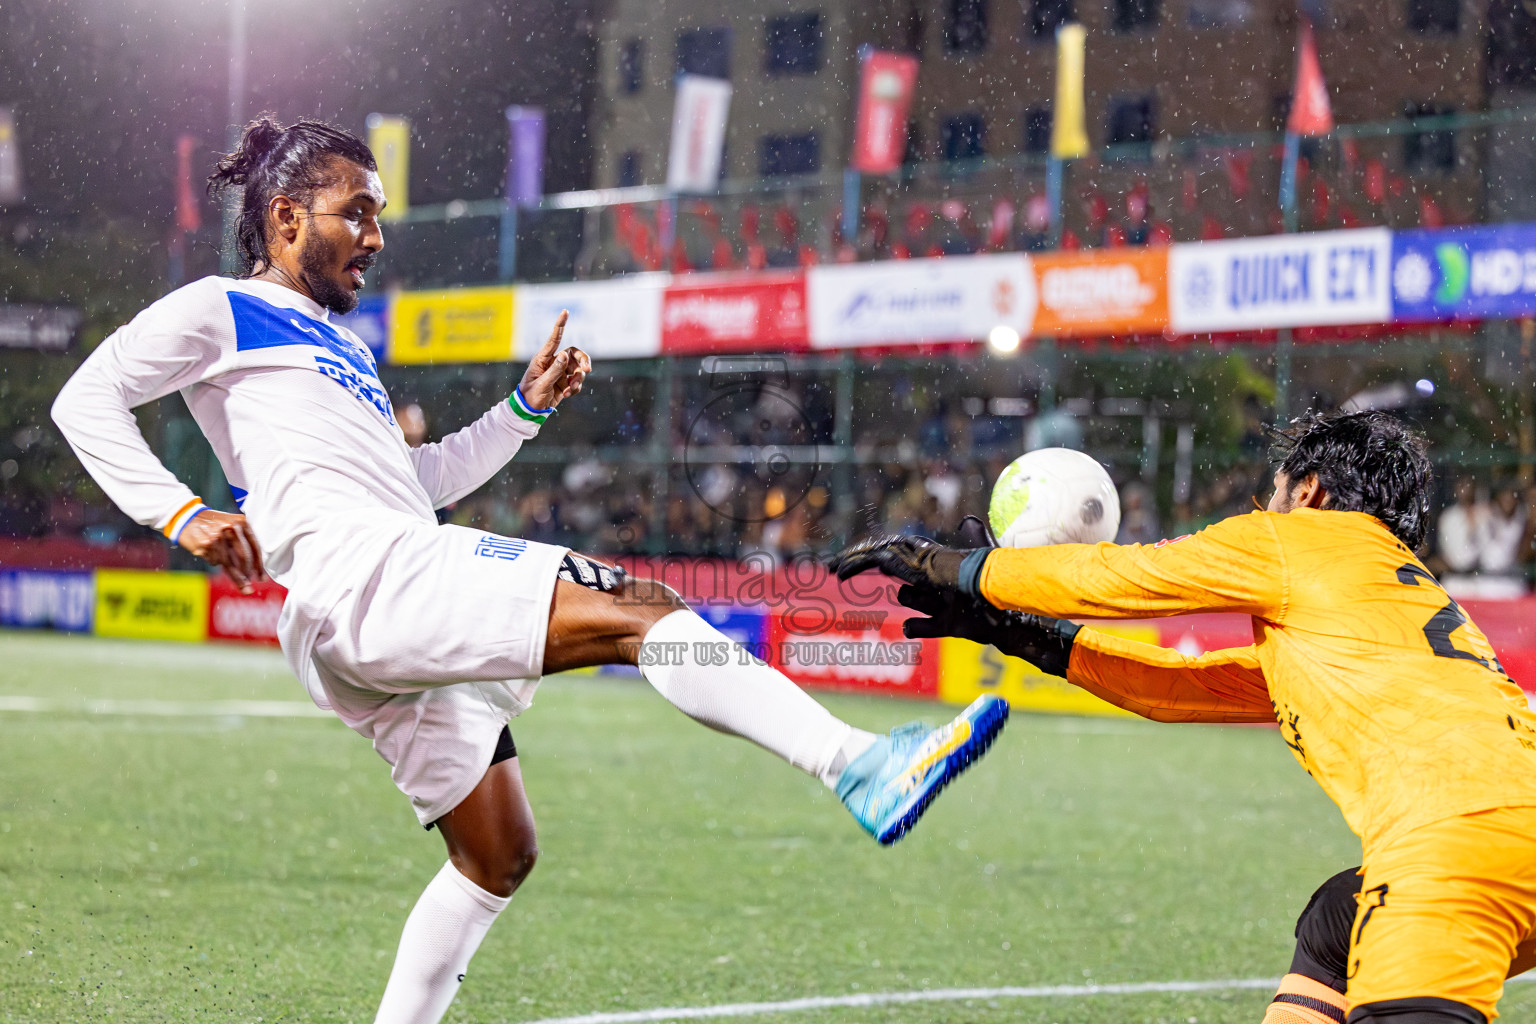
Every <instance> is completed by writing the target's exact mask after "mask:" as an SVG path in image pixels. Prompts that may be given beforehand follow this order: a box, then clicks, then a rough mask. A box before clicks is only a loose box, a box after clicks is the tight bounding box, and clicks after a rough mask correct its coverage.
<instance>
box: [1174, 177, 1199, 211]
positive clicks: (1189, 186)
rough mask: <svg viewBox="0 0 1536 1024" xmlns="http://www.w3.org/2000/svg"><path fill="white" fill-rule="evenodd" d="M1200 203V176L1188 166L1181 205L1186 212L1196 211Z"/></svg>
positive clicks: (1180, 198) (1180, 199)
mask: <svg viewBox="0 0 1536 1024" xmlns="http://www.w3.org/2000/svg"><path fill="white" fill-rule="evenodd" d="M1199 205H1200V176H1199V174H1197V173H1196V172H1195V171H1194V169H1192V168H1186V169H1185V171H1184V190H1183V193H1182V194H1181V195H1180V197H1179V206H1180V207H1181V208H1182V209H1183V210H1184V212H1185V213H1194V212H1195V208H1196V207H1197V206H1199Z"/></svg>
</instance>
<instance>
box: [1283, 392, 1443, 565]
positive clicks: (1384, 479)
mask: <svg viewBox="0 0 1536 1024" xmlns="http://www.w3.org/2000/svg"><path fill="white" fill-rule="evenodd" d="M1271 440H1272V443H1273V444H1272V448H1271V454H1270V461H1271V462H1272V463H1273V464H1274V467H1275V469H1276V470H1277V471H1278V472H1281V473H1284V474H1285V475H1286V478H1287V479H1288V480H1289V481H1290V483H1291V485H1292V486H1294V485H1296V484H1298V483H1300V482H1301V481H1302V480H1304V479H1306V477H1308V476H1310V475H1312V474H1314V473H1315V474H1316V475H1317V482H1318V483H1319V484H1320V485H1322V488H1323V490H1325V491H1327V492H1328V503H1327V505H1325V506H1324V507H1325V508H1328V509H1332V510H1336V511H1341V512H1364V513H1366V514H1368V515H1372V516H1375V517H1376V518H1377V519H1379V520H1381V521H1382V523H1384V524H1385V525H1386V527H1387V529H1388V530H1391V531H1392V535H1393V536H1395V537H1396V538H1397V539H1398V540H1400V541H1402V542H1403V543H1404V544H1405V545H1407V547H1408V549H1409V550H1410V551H1418V550H1419V548H1420V547H1421V546H1422V545H1423V544H1424V537H1425V535H1426V534H1427V533H1428V531H1429V495H1430V481H1431V478H1432V476H1433V470H1432V468H1431V466H1430V462H1429V456H1428V454H1426V452H1427V450H1428V445H1427V443H1426V442H1425V440H1424V435H1423V434H1421V433H1419V432H1418V431H1417V430H1414V429H1413V428H1412V427H1410V426H1409V425H1408V424H1406V423H1404V422H1403V421H1402V420H1400V419H1398V418H1397V417H1396V416H1393V415H1391V414H1389V413H1385V412H1381V411H1378V410H1372V411H1369V412H1349V413H1331V414H1325V413H1316V412H1313V413H1308V414H1306V415H1305V416H1302V417H1301V418H1299V419H1297V420H1295V421H1294V422H1293V423H1292V424H1291V426H1290V427H1289V428H1288V429H1286V430H1279V431H1274V432H1273V433H1272V434H1271Z"/></svg>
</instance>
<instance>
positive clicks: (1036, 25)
mask: <svg viewBox="0 0 1536 1024" xmlns="http://www.w3.org/2000/svg"><path fill="white" fill-rule="evenodd" d="M1076 20H1077V3H1076V0H1030V3H1029V11H1028V13H1027V14H1025V15H1024V38H1025V39H1026V40H1038V41H1041V42H1044V41H1045V40H1048V39H1055V38H1056V26H1058V25H1060V24H1061V23H1062V22H1066V21H1076Z"/></svg>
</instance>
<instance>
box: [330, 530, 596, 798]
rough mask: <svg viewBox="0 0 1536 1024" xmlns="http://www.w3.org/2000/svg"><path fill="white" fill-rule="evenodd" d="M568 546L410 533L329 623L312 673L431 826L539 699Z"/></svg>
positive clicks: (471, 534) (473, 534)
mask: <svg viewBox="0 0 1536 1024" xmlns="http://www.w3.org/2000/svg"><path fill="white" fill-rule="evenodd" d="M566 551H567V549H566V548H561V547H553V546H551V545H548V544H536V543H533V542H531V541H524V540H518V539H516V538H511V537H502V536H499V535H497V534H494V533H485V532H484V531H481V530H469V529H465V528H464V527H461V526H437V525H435V524H431V523H421V524H420V525H419V526H412V527H411V528H410V529H408V530H406V531H405V532H404V533H403V534H402V535H401V536H400V537H399V538H398V539H397V540H396V541H395V542H394V543H393V544H392V545H391V546H390V549H389V551H388V553H387V554H386V555H384V557H383V559H382V560H381V561H380V562H379V563H378V566H377V568H376V569H375V570H374V572H373V573H372V575H371V576H370V577H369V578H368V579H367V580H366V582H364V583H363V584H362V585H360V586H358V587H356V588H354V589H352V590H351V591H349V592H348V593H347V594H346V595H345V596H344V597H343V598H342V599H341V601H340V602H339V603H337V604H336V605H335V607H334V608H332V610H331V611H330V613H329V614H328V615H327V616H326V617H325V623H324V625H323V626H322V627H321V628H320V630H319V632H318V634H317V635H316V638H315V644H314V649H313V654H312V655H311V660H312V663H313V665H314V667H315V671H316V675H317V676H318V677H319V682H320V685H321V687H322V688H323V689H324V691H325V696H326V697H327V698H328V703H329V704H330V705H331V708H332V709H333V710H334V711H335V712H336V714H337V715H338V716H339V717H340V718H341V720H342V721H343V722H346V723H347V725H348V726H350V727H351V728H352V729H354V730H356V731H357V732H358V733H360V734H362V735H363V736H366V737H367V738H368V739H370V740H372V741H373V748H374V749H375V750H377V751H378V752H379V755H380V756H381V757H383V758H384V760H385V761H387V762H389V766H390V768H391V776H392V777H393V778H394V780H395V785H396V786H398V787H399V788H400V791H401V792H403V793H404V794H405V795H406V796H408V797H410V800H411V805H412V806H413V807H414V808H415V809H416V816H417V817H418V818H419V819H420V820H421V823H422V824H423V825H429V824H431V823H432V822H434V821H436V820H437V819H438V818H441V817H442V816H443V815H444V814H447V813H448V812H449V811H451V810H453V809H454V808H455V807H457V806H458V805H459V803H460V802H461V801H462V800H463V799H464V798H465V797H467V796H468V795H469V794H470V791H471V790H473V789H474V788H475V786H477V785H479V783H480V780H481V778H483V777H484V775H485V771H486V768H487V767H489V765H490V763H491V755H492V753H493V752H494V751H495V748H496V739H497V737H498V736H499V735H500V733H501V729H502V727H503V726H505V725H506V724H507V722H508V721H510V720H511V719H512V718H514V717H516V716H517V715H519V714H521V713H522V712H523V711H524V710H526V709H527V707H528V705H529V704H531V703H532V702H533V691H534V690H535V689H536V688H537V687H538V685H539V677H540V676H541V675H542V674H543V670H544V641H545V637H546V634H547V633H548V630H549V606H550V602H551V600H552V599H553V596H554V589H555V579H556V573H557V572H558V571H559V569H560V560H561V559H562V558H563V557H564V556H565V553H566Z"/></svg>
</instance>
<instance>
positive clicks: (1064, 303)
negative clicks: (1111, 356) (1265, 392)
mask: <svg viewBox="0 0 1536 1024" xmlns="http://www.w3.org/2000/svg"><path fill="white" fill-rule="evenodd" d="M1030 262H1031V263H1032V264H1034V268H1035V284H1036V286H1037V289H1036V290H1037V291H1038V293H1039V296H1040V300H1039V305H1038V306H1037V307H1036V309H1035V324H1034V328H1033V330H1032V332H1031V333H1033V334H1037V335H1059V336H1065V337H1094V336H1101V335H1108V334H1158V333H1161V332H1162V331H1163V330H1164V329H1165V328H1166V327H1167V326H1168V247H1167V246H1156V247H1153V248H1149V249H1096V250H1094V251H1092V252H1077V253H1052V254H1050V255H1044V256H1035V255H1031V257H1030Z"/></svg>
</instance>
